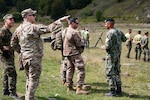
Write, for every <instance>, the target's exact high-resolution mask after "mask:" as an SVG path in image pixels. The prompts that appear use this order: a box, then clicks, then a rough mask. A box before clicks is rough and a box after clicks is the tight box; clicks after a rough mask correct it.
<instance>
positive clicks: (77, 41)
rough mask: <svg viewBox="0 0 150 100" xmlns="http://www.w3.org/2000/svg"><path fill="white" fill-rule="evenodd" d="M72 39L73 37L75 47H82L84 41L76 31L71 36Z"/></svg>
mask: <svg viewBox="0 0 150 100" xmlns="http://www.w3.org/2000/svg"><path fill="white" fill-rule="evenodd" d="M72 37H73V39H74V42H75V45H76V46H77V47H79V48H80V47H84V43H83V42H82V40H81V37H80V36H79V34H78V33H77V34H74V35H73V36H72Z"/></svg>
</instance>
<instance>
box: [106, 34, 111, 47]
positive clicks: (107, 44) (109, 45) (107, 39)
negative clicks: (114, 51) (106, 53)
mask: <svg viewBox="0 0 150 100" xmlns="http://www.w3.org/2000/svg"><path fill="white" fill-rule="evenodd" d="M111 40H112V35H111V34H108V35H107V36H106V40H105V49H106V50H109V49H110V48H111V47H112V41H111Z"/></svg>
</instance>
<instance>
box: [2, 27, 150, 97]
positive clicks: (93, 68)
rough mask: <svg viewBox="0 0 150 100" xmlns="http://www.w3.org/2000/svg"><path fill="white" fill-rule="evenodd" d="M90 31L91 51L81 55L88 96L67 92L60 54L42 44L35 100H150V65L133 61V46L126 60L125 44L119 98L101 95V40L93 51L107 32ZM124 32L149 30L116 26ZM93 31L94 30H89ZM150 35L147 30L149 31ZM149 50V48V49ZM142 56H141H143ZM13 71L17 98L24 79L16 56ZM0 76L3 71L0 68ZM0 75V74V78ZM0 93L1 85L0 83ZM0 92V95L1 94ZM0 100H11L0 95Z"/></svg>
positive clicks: (104, 85) (105, 86) (104, 86)
mask: <svg viewBox="0 0 150 100" xmlns="http://www.w3.org/2000/svg"><path fill="white" fill-rule="evenodd" d="M88 27H89V30H90V31H91V34H90V37H91V38H90V41H91V44H90V49H85V52H84V53H83V54H82V56H83V58H84V61H85V64H86V66H85V67H86V78H85V84H89V85H91V87H92V89H91V91H90V94H89V95H76V94H75V92H67V91H66V87H64V86H63V85H62V84H61V78H60V64H61V60H60V59H61V55H60V52H59V51H53V50H52V49H51V48H50V45H49V43H44V57H43V62H42V65H43V69H42V74H41V78H40V84H39V87H38V89H37V91H36V94H35V96H36V98H37V100H48V99H49V98H53V97H54V98H56V100H150V88H148V84H150V62H143V61H142V60H137V61H136V60H135V59H134V49H133V48H134V45H133V48H132V51H131V58H130V59H127V58H126V57H125V55H126V50H127V48H126V47H125V43H123V44H122V46H123V48H122V55H121V65H122V67H121V70H122V73H121V78H122V83H123V84H122V89H123V96H122V97H105V96H104V93H106V92H108V91H109V87H108V84H107V82H106V77H105V62H104V61H103V60H102V58H103V57H105V54H106V52H105V50H102V49H100V46H101V45H102V43H101V41H100V42H99V43H98V45H97V48H93V46H94V45H95V43H96V41H97V39H98V37H99V35H100V33H101V32H104V35H103V36H102V40H103V42H104V41H105V33H106V31H107V30H106V29H105V28H104V27H99V28H95V29H93V27H91V26H88ZM117 28H120V29H121V30H122V31H123V32H124V33H126V32H127V30H128V28H132V29H133V35H135V34H136V32H137V30H139V29H141V30H142V34H143V33H144V32H146V31H149V28H139V27H137V26H136V27H133V26H125V27H124V26H123V25H122V26H117ZM92 29H93V30H92ZM149 32H150V31H149ZM149 47H150V46H149ZM142 57H143V55H142ZM16 69H17V74H18V79H17V93H18V94H19V96H23V95H24V94H25V82H26V76H25V73H24V71H18V62H17V54H16ZM0 73H2V70H1V69H0ZM0 76H1V75H0ZM74 84H76V73H75V75H74ZM0 88H1V90H2V84H0ZM0 93H1V92H0ZM0 100H13V99H11V98H10V97H8V96H6V97H4V96H1V95H0Z"/></svg>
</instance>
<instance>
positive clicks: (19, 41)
mask: <svg viewBox="0 0 150 100" xmlns="http://www.w3.org/2000/svg"><path fill="white" fill-rule="evenodd" d="M24 13H33V14H34V13H36V12H35V11H33V10H32V9H26V10H24V11H23V12H22V16H23V17H24V16H25V15H24ZM61 26H62V25H61V22H60V20H57V21H55V22H54V23H52V24H50V25H48V26H44V25H41V24H32V23H30V22H27V21H24V22H23V24H21V25H20V26H19V27H18V28H17V29H16V30H15V32H14V34H13V37H12V40H11V45H12V46H13V48H15V49H16V50H17V51H18V48H20V54H19V55H20V56H21V60H22V63H23V66H24V69H25V72H26V75H27V81H26V95H25V100H34V99H35V98H34V94H35V91H36V89H37V87H38V84H39V78H40V74H41V70H42V65H41V61H42V56H43V43H42V40H41V38H40V36H41V35H42V34H44V33H48V32H51V31H53V30H54V29H56V28H58V27H61Z"/></svg>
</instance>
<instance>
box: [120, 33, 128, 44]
mask: <svg viewBox="0 0 150 100" xmlns="http://www.w3.org/2000/svg"><path fill="white" fill-rule="evenodd" d="M120 32H121V31H120ZM121 40H122V42H126V40H127V38H126V36H125V35H124V33H123V32H121Z"/></svg>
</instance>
